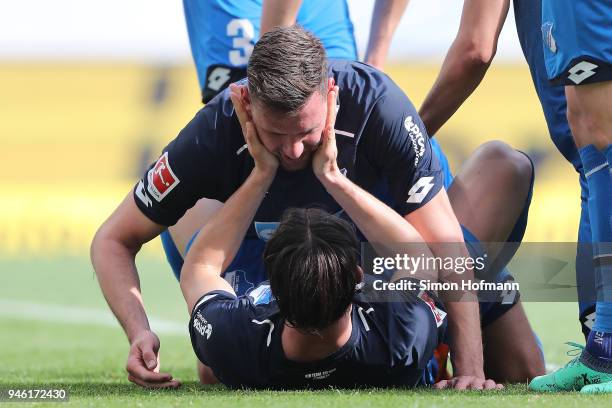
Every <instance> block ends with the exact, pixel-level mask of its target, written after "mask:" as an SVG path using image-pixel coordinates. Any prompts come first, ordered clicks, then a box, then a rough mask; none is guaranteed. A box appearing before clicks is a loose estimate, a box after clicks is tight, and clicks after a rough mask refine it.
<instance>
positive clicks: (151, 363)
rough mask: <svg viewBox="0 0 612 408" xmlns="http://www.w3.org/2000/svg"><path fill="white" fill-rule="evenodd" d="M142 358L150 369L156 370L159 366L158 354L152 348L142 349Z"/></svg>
mask: <svg viewBox="0 0 612 408" xmlns="http://www.w3.org/2000/svg"><path fill="white" fill-rule="evenodd" d="M142 359H143V361H144V363H145V365H146V366H147V368H148V369H149V370H154V369H155V367H157V366H158V364H157V355H155V353H154V352H153V349H152V348H148V347H147V348H143V349H142Z"/></svg>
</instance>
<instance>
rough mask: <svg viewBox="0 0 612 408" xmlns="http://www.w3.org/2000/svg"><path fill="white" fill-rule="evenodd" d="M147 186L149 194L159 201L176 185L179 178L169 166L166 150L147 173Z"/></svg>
mask: <svg viewBox="0 0 612 408" xmlns="http://www.w3.org/2000/svg"><path fill="white" fill-rule="evenodd" d="M147 181H148V182H149V183H148V186H147V190H148V191H149V194H151V196H153V198H154V199H155V200H157V201H158V202H160V201H161V200H163V199H164V197H165V196H167V195H168V193H170V191H172V189H173V188H174V187H176V186H177V185H178V183H179V182H180V180H179V179H178V177H176V175H175V174H174V172H173V171H172V168H170V162H169V161H168V152H165V153H164V154H163V155H162V156H161V157H160V158H159V159H158V160H157V163H155V166H153V168H152V169H151V170H149V173H148V174H147Z"/></svg>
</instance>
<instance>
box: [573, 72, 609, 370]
mask: <svg viewBox="0 0 612 408" xmlns="http://www.w3.org/2000/svg"><path fill="white" fill-rule="evenodd" d="M566 95H567V103H568V114H567V116H568V119H569V123H570V126H571V128H572V133H573V134H574V139H575V141H576V145H577V146H578V147H579V149H580V150H579V152H580V157H581V159H582V164H583V166H584V172H585V175H586V179H587V183H588V188H589V198H588V204H587V205H588V212H589V218H590V221H591V231H592V238H593V256H594V263H595V283H596V290H597V300H598V301H597V304H596V309H595V324H594V326H593V330H592V331H591V333H590V334H589V337H588V339H587V346H586V350H587V351H588V352H589V353H590V354H591V355H592V356H594V357H598V358H601V359H604V360H606V361H609V364H612V262H610V261H612V248H610V242H612V204H611V203H612V171H611V168H610V165H609V162H611V161H612V104H610V101H611V100H612V81H607V82H598V83H594V84H589V85H581V86H568V87H567V88H566Z"/></svg>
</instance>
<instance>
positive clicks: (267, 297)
mask: <svg viewBox="0 0 612 408" xmlns="http://www.w3.org/2000/svg"><path fill="white" fill-rule="evenodd" d="M365 288H370V289H369V290H368V289H364V290H363V291H361V292H357V293H356V294H355V296H354V298H353V301H352V310H351V321H352V331H351V335H350V338H349V339H348V341H347V342H346V344H345V345H343V346H342V347H341V348H340V349H338V350H337V351H335V352H334V353H332V354H330V355H329V356H327V357H325V358H323V359H321V360H319V361H313V362H296V361H292V360H289V359H288V358H287V357H286V356H285V354H284V351H283V347H282V332H283V329H284V320H283V318H282V317H281V315H280V313H279V309H278V305H277V303H276V301H275V300H274V298H273V296H272V294H271V292H270V288H269V285H268V284H267V283H264V284H262V285H261V286H258V287H256V288H255V289H254V290H253V291H251V292H250V294H249V295H246V296H241V297H236V296H235V295H233V294H230V293H228V292H224V291H213V292H210V293H207V294H205V295H204V296H202V298H201V299H200V300H199V302H197V303H196V306H195V307H194V310H193V312H192V316H191V320H190V322H189V332H190V336H191V342H192V346H193V349H194V351H195V353H196V355H197V357H198V358H199V359H200V361H202V363H204V364H205V365H207V366H208V367H210V368H211V369H212V371H213V373H214V374H215V376H216V377H217V378H218V379H219V381H220V382H221V383H223V384H225V385H227V386H228V387H231V388H241V387H244V388H284V389H295V388H322V387H329V386H334V387H350V388H354V387H366V386H368V387H415V386H419V385H425V384H429V383H431V377H430V373H429V372H428V370H429V368H428V362H429V361H430V359H431V358H432V356H433V352H434V349H435V347H436V346H437V344H438V343H439V341H441V340H442V339H443V335H444V330H445V328H446V318H445V316H446V313H445V312H444V310H443V308H442V306H441V305H440V304H439V303H437V302H436V301H435V300H434V298H433V295H431V294H428V293H427V292H419V293H416V292H415V293H411V292H397V293H395V294H394V297H393V298H390V297H389V295H381V294H380V292H376V291H374V290H373V289H372V287H371V286H368V285H366V286H365ZM383 297H384V299H383Z"/></svg>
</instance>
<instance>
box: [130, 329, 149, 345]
mask: <svg viewBox="0 0 612 408" xmlns="http://www.w3.org/2000/svg"><path fill="white" fill-rule="evenodd" d="M126 334H127V338H128V342H129V343H130V346H131V345H133V344H134V343H136V342H138V341H139V340H141V339H142V338H143V337H146V336H148V335H150V334H153V332H152V331H151V329H150V328H149V327H146V328H145V327H141V328H138V329H134V330H128V331H127V333H126Z"/></svg>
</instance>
